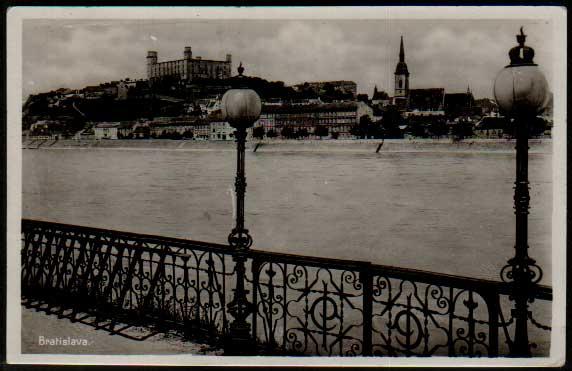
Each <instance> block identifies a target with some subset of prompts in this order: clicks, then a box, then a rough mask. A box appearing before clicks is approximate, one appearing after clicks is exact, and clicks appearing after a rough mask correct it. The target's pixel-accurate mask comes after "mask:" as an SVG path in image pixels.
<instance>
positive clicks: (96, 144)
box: [22, 138, 552, 154]
mask: <svg viewBox="0 0 572 371" xmlns="http://www.w3.org/2000/svg"><path fill="white" fill-rule="evenodd" d="M514 146H515V141H514V140H508V139H465V140H461V141H452V140H451V139H385V140H381V139H355V140H339V139H338V140H281V139H271V140H250V141H249V142H248V143H247V150H248V151H251V152H257V153H258V152H359V153H383V152H496V153H503V152H510V153H512V152H514ZM529 147H530V152H531V153H548V154H550V153H552V139H550V138H543V139H530V140H529ZM22 149H43V150H49V149H117V150H147V149H149V150H181V151H234V150H235V143H234V142H233V141H198V140H168V139H129V140H121V139H117V140H68V139H66V140H57V141H55V140H45V141H43V140H36V141H32V140H23V141H22Z"/></svg>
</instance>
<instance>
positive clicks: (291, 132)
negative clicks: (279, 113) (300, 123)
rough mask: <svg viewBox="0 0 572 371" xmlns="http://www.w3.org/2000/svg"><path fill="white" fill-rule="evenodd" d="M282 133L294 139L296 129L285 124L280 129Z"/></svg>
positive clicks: (287, 137) (284, 136) (283, 135)
mask: <svg viewBox="0 0 572 371" xmlns="http://www.w3.org/2000/svg"><path fill="white" fill-rule="evenodd" d="M280 135H282V137H283V138H286V139H292V138H294V129H292V127H291V126H284V127H283V128H282V130H281V131H280Z"/></svg>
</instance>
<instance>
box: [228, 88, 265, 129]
mask: <svg viewBox="0 0 572 371" xmlns="http://www.w3.org/2000/svg"><path fill="white" fill-rule="evenodd" d="M261 109H262V102H261V101H260V97H259V96H258V94H257V93H256V92H255V91H254V90H252V89H230V90H228V91H227V92H226V93H224V95H223V97H222V102H221V111H222V117H223V119H224V120H226V121H228V123H229V124H230V126H232V127H234V128H248V127H251V126H252V125H254V123H255V122H256V120H258V118H259V117H260V111H261Z"/></svg>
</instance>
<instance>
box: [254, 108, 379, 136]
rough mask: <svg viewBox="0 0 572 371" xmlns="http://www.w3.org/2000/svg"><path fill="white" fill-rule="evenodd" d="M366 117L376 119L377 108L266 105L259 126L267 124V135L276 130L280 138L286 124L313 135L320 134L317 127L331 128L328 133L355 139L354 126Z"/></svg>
mask: <svg viewBox="0 0 572 371" xmlns="http://www.w3.org/2000/svg"><path fill="white" fill-rule="evenodd" d="M362 116H369V117H370V118H373V109H372V108H371V107H370V106H368V105H367V104H365V103H364V102H345V103H329V104H317V105H283V106H273V105H264V106H262V113H261V114H260V118H259V119H258V121H257V122H256V123H255V124H254V126H255V127H257V126H262V127H264V132H265V133H266V136H269V135H268V133H269V132H270V131H272V132H273V133H274V134H275V135H276V137H283V129H284V128H285V127H287V128H290V129H292V130H293V131H294V132H298V131H304V132H305V133H307V134H308V137H309V138H314V137H316V136H317V133H316V129H318V128H320V127H321V128H323V129H327V132H328V136H332V135H333V133H336V134H335V136H336V137H337V138H340V139H343V138H352V137H353V135H352V134H351V133H350V131H351V129H352V127H353V126H354V125H356V124H357V123H358V122H359V119H360V118H361V117H362Z"/></svg>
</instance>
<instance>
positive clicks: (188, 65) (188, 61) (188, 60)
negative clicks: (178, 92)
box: [184, 46, 193, 81]
mask: <svg viewBox="0 0 572 371" xmlns="http://www.w3.org/2000/svg"><path fill="white" fill-rule="evenodd" d="M184 55H185V79H186V80H187V81H191V80H192V77H193V50H192V49H191V47H190V46H185V53H184Z"/></svg>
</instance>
